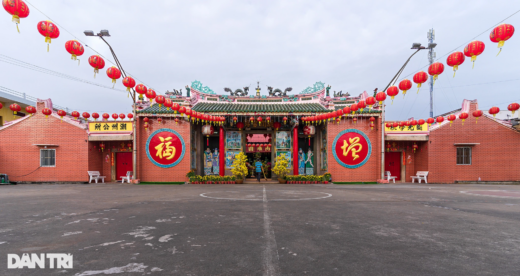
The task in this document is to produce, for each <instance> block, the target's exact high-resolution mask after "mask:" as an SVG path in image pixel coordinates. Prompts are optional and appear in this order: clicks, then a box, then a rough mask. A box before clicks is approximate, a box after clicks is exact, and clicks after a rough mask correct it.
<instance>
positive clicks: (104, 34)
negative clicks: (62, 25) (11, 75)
mask: <svg viewBox="0 0 520 276" xmlns="http://www.w3.org/2000/svg"><path fill="white" fill-rule="evenodd" d="M83 33H84V34H85V35H86V36H97V37H99V38H101V40H103V41H104V42H105V43H106V44H107V45H108V48H110V52H111V53H112V57H113V58H114V61H115V62H116V66H117V68H118V69H119V71H121V74H122V75H123V78H126V77H127V76H126V73H125V70H124V69H123V66H122V65H121V63H120V62H119V59H118V58H117V56H116V53H115V52H114V50H113V49H112V46H110V44H108V42H107V41H106V40H105V39H104V38H103V37H109V36H110V33H109V32H108V30H101V31H100V32H99V33H98V34H94V32H93V31H89V30H88V31H84V32H83ZM132 91H133V92H134V93H130V95H131V96H132V101H133V105H132V112H133V114H134V121H133V124H132V130H133V137H132V144H133V147H132V161H133V162H132V170H133V172H134V173H133V175H132V179H134V180H135V179H137V138H136V137H137V135H136V121H137V116H136V109H135V103H136V95H135V90H134V88H133V87H132Z"/></svg>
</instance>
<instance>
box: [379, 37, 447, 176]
mask: <svg viewBox="0 0 520 276" xmlns="http://www.w3.org/2000/svg"><path fill="white" fill-rule="evenodd" d="M435 46H437V43H428V47H424V46H421V43H413V44H412V48H411V49H414V50H416V51H415V52H413V54H412V55H411V56H410V57H409V58H408V59H407V60H406V62H405V63H404V64H403V66H401V69H399V71H397V74H395V76H394V77H393V78H392V80H391V81H390V82H389V83H388V85H387V86H386V87H385V89H384V90H383V92H386V90H387V89H388V87H390V85H394V84H395V82H396V81H397V80H398V79H399V76H400V75H401V73H403V71H404V68H405V67H406V65H408V62H409V61H410V60H411V59H412V57H413V56H414V55H415V54H417V53H418V52H419V51H420V50H425V49H429V50H432V49H433V48H435ZM381 129H382V131H381V179H385V104H383V106H382V107H381Z"/></svg>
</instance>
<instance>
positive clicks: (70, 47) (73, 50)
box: [65, 40, 85, 65]
mask: <svg viewBox="0 0 520 276" xmlns="http://www.w3.org/2000/svg"><path fill="white" fill-rule="evenodd" d="M65 50H67V52H69V54H71V55H72V56H71V57H70V59H72V60H78V57H79V56H81V55H83V53H85V48H83V45H81V43H79V42H78V41H77V40H69V41H67V42H65ZM78 65H79V61H78Z"/></svg>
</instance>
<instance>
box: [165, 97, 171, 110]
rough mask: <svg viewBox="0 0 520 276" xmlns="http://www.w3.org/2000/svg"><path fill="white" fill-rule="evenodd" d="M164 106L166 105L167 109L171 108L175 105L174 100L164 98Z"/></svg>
mask: <svg viewBox="0 0 520 276" xmlns="http://www.w3.org/2000/svg"><path fill="white" fill-rule="evenodd" d="M164 106H166V110H170V107H172V106H173V102H172V100H171V99H169V98H166V99H164Z"/></svg>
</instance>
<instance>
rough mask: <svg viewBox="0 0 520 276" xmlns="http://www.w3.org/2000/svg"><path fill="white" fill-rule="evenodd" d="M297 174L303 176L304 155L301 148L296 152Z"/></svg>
mask: <svg viewBox="0 0 520 276" xmlns="http://www.w3.org/2000/svg"><path fill="white" fill-rule="evenodd" d="M298 174H299V175H304V174H305V153H303V150H302V148H300V150H299V151H298Z"/></svg>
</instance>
